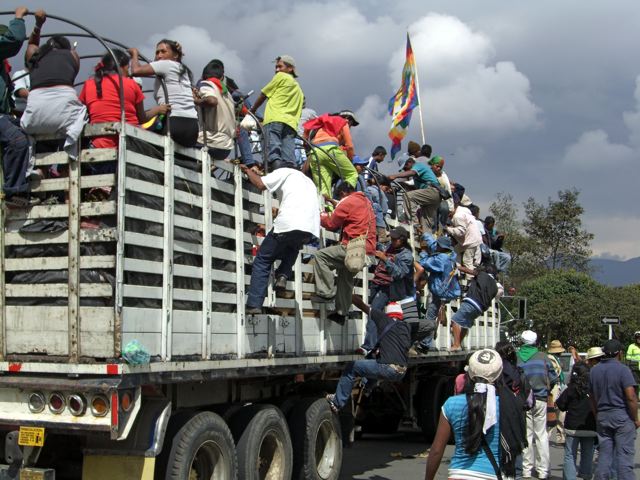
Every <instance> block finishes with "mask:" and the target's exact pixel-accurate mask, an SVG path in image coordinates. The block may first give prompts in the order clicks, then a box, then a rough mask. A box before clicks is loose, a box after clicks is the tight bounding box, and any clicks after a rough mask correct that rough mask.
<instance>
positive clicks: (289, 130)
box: [251, 55, 304, 170]
mask: <svg viewBox="0 0 640 480" xmlns="http://www.w3.org/2000/svg"><path fill="white" fill-rule="evenodd" d="M297 76H298V75H297V74H296V62H295V60H294V59H293V57H291V56H290V55H281V56H279V57H278V58H276V74H275V75H274V76H273V78H272V79H271V81H270V82H269V83H268V84H267V85H265V87H264V88H263V89H262V92H261V93H260V96H259V97H258V98H257V100H256V102H255V103H254V104H253V106H252V107H251V112H252V113H255V112H256V111H257V110H258V109H259V108H260V107H261V106H262V104H263V103H264V102H265V101H266V100H268V102H267V106H266V108H265V111H264V121H263V122H262V125H263V134H264V138H265V143H266V149H267V152H268V159H269V166H270V169H271V170H275V169H277V168H280V167H289V168H296V156H295V148H296V144H295V140H296V130H297V128H298V123H299V122H300V115H301V114H302V104H303V102H304V94H303V93H302V89H301V88H300V85H298V82H297V81H296V80H295V79H296V77H297Z"/></svg>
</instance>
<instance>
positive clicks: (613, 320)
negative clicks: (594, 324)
mask: <svg viewBox="0 0 640 480" xmlns="http://www.w3.org/2000/svg"><path fill="white" fill-rule="evenodd" d="M600 321H601V322H602V324H603V325H620V317H613V316H608V317H602V318H601V319H600Z"/></svg>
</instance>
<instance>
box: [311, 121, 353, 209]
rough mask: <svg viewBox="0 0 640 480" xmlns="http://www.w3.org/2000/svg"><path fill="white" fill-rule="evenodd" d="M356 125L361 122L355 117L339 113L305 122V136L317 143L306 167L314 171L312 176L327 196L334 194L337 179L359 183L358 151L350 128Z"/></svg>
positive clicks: (319, 188) (314, 143)
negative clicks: (334, 181) (357, 168)
mask: <svg viewBox="0 0 640 480" xmlns="http://www.w3.org/2000/svg"><path fill="white" fill-rule="evenodd" d="M340 113H343V112H340ZM351 115H353V114H351ZM355 125H358V122H357V121H356V120H355V116H353V118H352V117H349V116H343V115H340V114H336V113H334V114H329V113H324V114H322V115H320V116H319V117H317V118H313V119H311V120H309V121H308V122H306V123H305V124H304V138H305V139H307V140H309V142H311V143H312V144H313V148H312V149H311V151H310V152H309V155H308V161H307V164H306V165H305V167H304V170H305V171H306V170H311V177H312V178H313V181H314V183H315V184H316V186H317V187H318V190H320V193H322V194H323V195H326V196H328V197H330V196H331V185H332V184H333V180H334V178H339V179H341V180H342V181H343V182H347V183H349V184H351V185H352V186H353V187H355V186H356V183H357V181H358V172H357V170H356V167H355V166H354V165H353V163H352V160H353V158H354V156H355V151H354V147H353V140H352V139H351V128H350V127H351V126H355Z"/></svg>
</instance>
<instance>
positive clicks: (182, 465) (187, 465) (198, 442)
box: [165, 412, 238, 480]
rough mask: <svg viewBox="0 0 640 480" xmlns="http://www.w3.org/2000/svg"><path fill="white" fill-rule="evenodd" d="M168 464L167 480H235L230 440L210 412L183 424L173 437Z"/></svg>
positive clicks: (223, 425) (233, 456) (227, 429)
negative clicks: (200, 479) (193, 479)
mask: <svg viewBox="0 0 640 480" xmlns="http://www.w3.org/2000/svg"><path fill="white" fill-rule="evenodd" d="M167 460H168V461H167V473H166V476H165V478H166V480H185V479H187V478H210V479H216V480H235V479H236V478H238V463H237V458H236V449H235V445H234V443H233V437H232V435H231V432H230V431H229V427H227V424H226V423H224V420H222V418H220V416H218V415H216V414H215V413H213V412H201V413H198V414H196V415H194V416H193V417H192V418H191V419H189V420H188V421H187V422H186V423H184V425H183V426H182V428H180V429H179V430H178V431H177V433H176V434H175V436H174V437H173V440H172V444H171V450H170V452H169V455H168V459H167Z"/></svg>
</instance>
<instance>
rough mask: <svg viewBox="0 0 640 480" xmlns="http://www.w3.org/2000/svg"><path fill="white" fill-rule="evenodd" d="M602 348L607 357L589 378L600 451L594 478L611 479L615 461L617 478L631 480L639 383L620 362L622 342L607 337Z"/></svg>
mask: <svg viewBox="0 0 640 480" xmlns="http://www.w3.org/2000/svg"><path fill="white" fill-rule="evenodd" d="M602 349H603V351H604V354H605V357H604V358H603V359H602V360H601V361H600V363H599V364H598V365H596V366H595V367H593V368H592V369H591V375H590V381H589V389H590V392H591V408H592V409H593V412H594V414H595V415H596V428H597V432H598V445H599V450H600V453H599V455H598V467H597V468H596V476H595V478H596V480H606V479H609V474H610V470H611V465H612V462H614V461H615V463H616V464H617V475H618V477H617V480H632V479H635V478H636V476H635V474H634V473H633V467H634V459H633V457H634V455H635V442H636V430H637V429H638V427H640V420H638V397H637V396H636V390H635V387H636V382H635V379H634V378H633V374H632V373H631V370H629V367H627V366H626V365H623V364H622V363H621V362H620V352H621V351H622V344H621V343H620V342H619V341H618V340H615V339H614V340H608V341H607V342H606V343H605V344H604V346H603V348H602Z"/></svg>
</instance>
